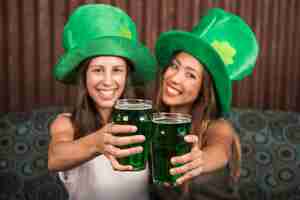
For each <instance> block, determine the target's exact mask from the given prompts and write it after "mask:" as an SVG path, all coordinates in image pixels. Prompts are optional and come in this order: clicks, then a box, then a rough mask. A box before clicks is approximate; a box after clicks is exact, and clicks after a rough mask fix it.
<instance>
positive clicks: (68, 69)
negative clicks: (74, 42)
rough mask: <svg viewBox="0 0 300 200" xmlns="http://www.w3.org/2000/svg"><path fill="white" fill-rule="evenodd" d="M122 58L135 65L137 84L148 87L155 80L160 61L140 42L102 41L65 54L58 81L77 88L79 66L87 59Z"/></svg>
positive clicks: (60, 60)
mask: <svg viewBox="0 0 300 200" xmlns="http://www.w3.org/2000/svg"><path fill="white" fill-rule="evenodd" d="M101 55H102V56H119V57H123V58H126V59H128V60H129V61H130V62H131V63H132V64H133V68H134V69H133V71H132V72H131V75H132V77H133V83H134V84H138V85H144V84H145V83H147V82H148V81H151V80H154V79H155V75H156V68H157V66H156V61H155V59H154V57H153V56H152V54H151V52H150V51H149V50H148V48H146V47H145V46H143V45H142V44H141V43H138V42H137V41H133V40H129V39H127V38H123V37H115V36H113V37H111V36H107V37H100V38H95V39H92V40H90V41H88V42H85V45H82V46H79V47H75V48H72V49H70V50H68V51H67V52H65V54H64V55H62V57H61V58H60V59H59V61H58V63H57V64H56V65H55V67H54V69H53V74H54V76H55V78H56V79H57V80H59V81H61V82H63V83H66V84H75V83H76V81H77V72H78V67H79V64H80V63H81V62H82V61H84V60H86V59H87V58H91V57H95V56H101Z"/></svg>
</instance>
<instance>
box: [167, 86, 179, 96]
mask: <svg viewBox="0 0 300 200" xmlns="http://www.w3.org/2000/svg"><path fill="white" fill-rule="evenodd" d="M167 91H168V93H169V94H172V95H179V91H178V90H175V89H173V88H171V87H167Z"/></svg>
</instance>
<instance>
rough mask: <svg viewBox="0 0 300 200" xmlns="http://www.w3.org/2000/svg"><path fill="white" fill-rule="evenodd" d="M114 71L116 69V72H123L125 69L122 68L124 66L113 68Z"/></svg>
mask: <svg viewBox="0 0 300 200" xmlns="http://www.w3.org/2000/svg"><path fill="white" fill-rule="evenodd" d="M113 71H114V72H123V71H124V69H122V68H115V69H113Z"/></svg>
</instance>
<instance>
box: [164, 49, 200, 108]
mask: <svg viewBox="0 0 300 200" xmlns="http://www.w3.org/2000/svg"><path fill="white" fill-rule="evenodd" d="M202 76H203V66H202V64H201V63H200V62H199V61H198V60H197V59H196V58H194V57H193V56H192V55H190V54H188V53H185V52H181V53H178V54H176V56H175V57H174V59H173V60H172V63H171V65H170V66H168V67H167V69H166V71H165V73H164V75H163V86H162V101H163V103H164V104H166V105H168V106H170V107H171V108H172V107H178V108H179V107H180V108H184V109H185V108H186V109H190V108H191V106H192V104H193V103H194V101H195V100H196V99H197V97H198V94H199V91H200V88H201V84H202Z"/></svg>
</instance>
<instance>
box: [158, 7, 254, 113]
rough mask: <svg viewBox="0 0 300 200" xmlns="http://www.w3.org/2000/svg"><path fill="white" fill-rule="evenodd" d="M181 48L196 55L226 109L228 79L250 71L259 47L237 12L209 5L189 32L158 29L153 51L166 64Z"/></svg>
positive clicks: (221, 105)
mask: <svg viewBox="0 0 300 200" xmlns="http://www.w3.org/2000/svg"><path fill="white" fill-rule="evenodd" d="M179 51H185V52H187V53H189V54H191V55H193V56H194V57H195V58H197V59H198V60H199V61H200V62H201V63H202V64H204V66H205V68H206V69H207V70H208V72H209V73H210V74H211V76H212V78H213V80H214V84H215V88H216V91H217V99H218V103H219V105H220V107H221V111H222V112H223V113H226V112H228V111H229V110H230V105H231V99H232V81H233V80H241V79H243V78H244V77H245V76H247V75H249V74H251V73H252V71H253V68H254V65H255V62H256V59H257V55H258V51H259V47H258V43H257V40H256V37H255V34H254V33H253V32H252V31H251V29H250V27H249V26H248V25H247V24H246V23H245V22H244V21H243V20H242V19H241V18H240V17H238V16H236V15H234V14H232V13H229V12H225V11H224V10H222V9H220V8H213V9H210V10H209V11H208V13H207V14H206V15H205V16H203V17H202V18H201V21H200V22H199V23H198V24H197V25H196V26H195V27H194V28H193V30H192V31H191V32H185V31H176V30H174V31H169V32H165V33H162V34H161V35H160V37H159V39H158V41H157V43H156V48H155V53H156V56H157V60H158V62H159V65H160V66H162V67H166V66H167V65H168V64H169V63H170V61H171V59H172V56H174V53H176V52H179Z"/></svg>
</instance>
